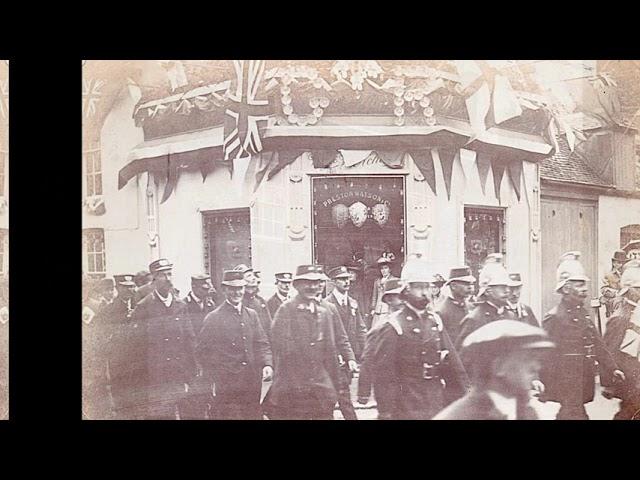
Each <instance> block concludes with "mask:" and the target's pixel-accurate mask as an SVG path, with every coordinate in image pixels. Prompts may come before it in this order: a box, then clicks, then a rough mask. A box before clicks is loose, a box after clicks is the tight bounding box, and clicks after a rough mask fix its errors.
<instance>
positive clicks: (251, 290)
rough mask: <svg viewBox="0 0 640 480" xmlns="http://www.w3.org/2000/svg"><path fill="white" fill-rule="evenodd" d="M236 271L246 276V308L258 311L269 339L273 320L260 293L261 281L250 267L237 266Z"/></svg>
mask: <svg viewBox="0 0 640 480" xmlns="http://www.w3.org/2000/svg"><path fill="white" fill-rule="evenodd" d="M234 270H235V271H238V272H242V274H243V276H244V277H243V278H244V280H245V282H246V285H245V288H244V299H243V300H242V302H243V304H244V306H246V307H247V308H251V309H252V310H255V311H256V313H257V314H258V318H259V319H260V323H261V325H262V329H263V330H264V332H265V333H266V334H267V337H269V336H270V335H271V323H272V321H273V318H272V317H271V314H270V313H269V308H268V307H267V301H266V300H265V299H264V298H262V297H261V296H260V295H259V293H258V291H259V288H260V279H259V278H258V276H257V275H256V272H255V271H254V270H253V268H251V267H248V266H247V265H244V264H240V265H238V266H236V267H235V268H234Z"/></svg>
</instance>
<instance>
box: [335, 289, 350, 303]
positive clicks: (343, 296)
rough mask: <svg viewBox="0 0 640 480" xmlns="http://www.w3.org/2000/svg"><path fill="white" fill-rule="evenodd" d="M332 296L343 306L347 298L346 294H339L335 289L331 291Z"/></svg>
mask: <svg viewBox="0 0 640 480" xmlns="http://www.w3.org/2000/svg"><path fill="white" fill-rule="evenodd" d="M333 296H334V297H336V300H338V303H339V304H340V305H345V304H346V303H347V300H348V298H349V294H348V293H340V292H339V291H338V289H337V288H334V289H333Z"/></svg>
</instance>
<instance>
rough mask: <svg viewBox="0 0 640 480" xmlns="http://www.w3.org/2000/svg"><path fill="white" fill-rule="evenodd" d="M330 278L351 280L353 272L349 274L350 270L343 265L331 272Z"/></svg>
mask: <svg viewBox="0 0 640 480" xmlns="http://www.w3.org/2000/svg"><path fill="white" fill-rule="evenodd" d="M329 277H330V278H351V272H349V269H348V268H347V267H346V266H344V265H342V266H339V267H335V268H332V269H331V270H329Z"/></svg>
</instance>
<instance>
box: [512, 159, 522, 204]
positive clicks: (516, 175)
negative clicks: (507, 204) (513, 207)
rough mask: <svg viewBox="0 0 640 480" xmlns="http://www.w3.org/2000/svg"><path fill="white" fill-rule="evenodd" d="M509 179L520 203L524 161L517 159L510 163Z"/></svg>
mask: <svg viewBox="0 0 640 480" xmlns="http://www.w3.org/2000/svg"><path fill="white" fill-rule="evenodd" d="M509 178H510V179H511V185H513V191H514V192H515V193H516V197H518V201H520V195H521V190H520V187H521V186H522V184H521V180H522V159H519V158H516V159H514V160H511V161H510V162H509Z"/></svg>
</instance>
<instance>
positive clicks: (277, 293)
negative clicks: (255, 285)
mask: <svg viewBox="0 0 640 480" xmlns="http://www.w3.org/2000/svg"><path fill="white" fill-rule="evenodd" d="M276 295H277V296H278V298H279V299H280V301H282V302H286V301H287V300H288V299H289V297H285V296H284V295H282V294H281V293H280V292H279V291H278V290H276Z"/></svg>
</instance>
